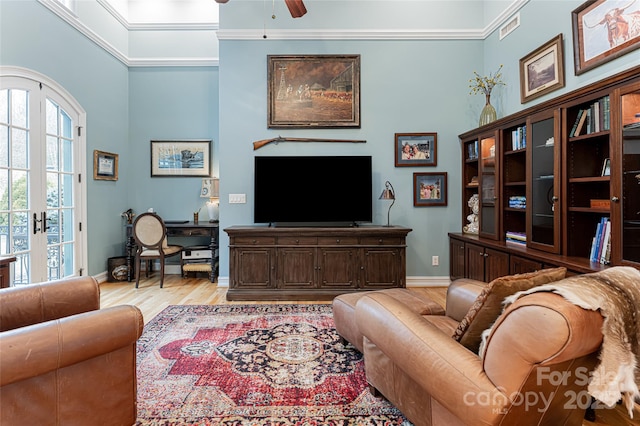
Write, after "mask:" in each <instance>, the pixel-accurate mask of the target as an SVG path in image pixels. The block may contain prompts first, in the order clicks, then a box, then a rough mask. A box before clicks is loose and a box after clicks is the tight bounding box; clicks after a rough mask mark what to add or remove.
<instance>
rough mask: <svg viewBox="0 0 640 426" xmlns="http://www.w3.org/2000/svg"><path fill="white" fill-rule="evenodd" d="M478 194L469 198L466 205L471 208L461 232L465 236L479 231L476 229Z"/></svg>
mask: <svg viewBox="0 0 640 426" xmlns="http://www.w3.org/2000/svg"><path fill="white" fill-rule="evenodd" d="M478 203H479V198H478V194H473V195H472V196H471V198H469V202H467V205H468V206H469V207H470V208H471V214H470V215H469V216H467V220H468V221H469V223H468V224H466V225H465V226H464V228H463V231H464V232H465V233H467V234H477V233H478V231H479V228H478V211H479V209H480V207H479V205H478Z"/></svg>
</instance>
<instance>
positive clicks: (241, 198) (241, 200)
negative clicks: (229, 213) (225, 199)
mask: <svg viewBox="0 0 640 426" xmlns="http://www.w3.org/2000/svg"><path fill="white" fill-rule="evenodd" d="M246 202H247V194H229V204H245V203H246Z"/></svg>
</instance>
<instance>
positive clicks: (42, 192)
mask: <svg viewBox="0 0 640 426" xmlns="http://www.w3.org/2000/svg"><path fill="white" fill-rule="evenodd" d="M15 70H18V72H15ZM43 80H44V82H43ZM84 120H85V116H84V112H83V111H82V109H81V108H80V107H79V106H78V105H77V104H76V103H75V101H74V100H73V98H72V97H71V96H69V95H68V94H66V92H65V91H64V90H63V89H61V88H59V87H57V85H56V84H55V83H54V82H50V81H47V79H46V78H44V77H43V76H39V75H33V74H32V73H30V72H28V71H27V70H22V69H1V68H0V254H8V253H11V254H13V255H15V256H16V259H17V261H16V262H15V264H14V273H13V284H14V285H19V284H27V283H31V282H41V281H50V280H54V279H60V278H64V277H70V276H75V275H82V273H83V269H84V265H85V263H86V244H85V238H84V235H83V233H82V228H81V224H82V219H83V216H84V210H85V209H84V207H83V206H84V194H85V190H84V182H82V179H81V177H82V174H83V172H84V166H83V161H82V160H83V159H84V153H85V148H84V138H83V136H82V130H83V127H84Z"/></svg>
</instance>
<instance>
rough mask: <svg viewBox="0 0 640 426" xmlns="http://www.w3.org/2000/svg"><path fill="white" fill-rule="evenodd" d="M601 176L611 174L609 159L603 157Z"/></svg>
mask: <svg viewBox="0 0 640 426" xmlns="http://www.w3.org/2000/svg"><path fill="white" fill-rule="evenodd" d="M602 176H611V159H610V158H605V159H604V162H603V163H602Z"/></svg>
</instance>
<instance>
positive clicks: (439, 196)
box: [413, 172, 447, 207]
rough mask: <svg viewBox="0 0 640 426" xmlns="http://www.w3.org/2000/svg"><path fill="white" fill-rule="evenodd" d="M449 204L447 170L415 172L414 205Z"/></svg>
mask: <svg viewBox="0 0 640 426" xmlns="http://www.w3.org/2000/svg"><path fill="white" fill-rule="evenodd" d="M446 205H447V172H440V173H414V174H413V206H414V207H430V206H446Z"/></svg>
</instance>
